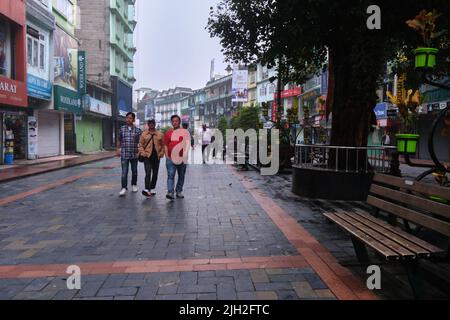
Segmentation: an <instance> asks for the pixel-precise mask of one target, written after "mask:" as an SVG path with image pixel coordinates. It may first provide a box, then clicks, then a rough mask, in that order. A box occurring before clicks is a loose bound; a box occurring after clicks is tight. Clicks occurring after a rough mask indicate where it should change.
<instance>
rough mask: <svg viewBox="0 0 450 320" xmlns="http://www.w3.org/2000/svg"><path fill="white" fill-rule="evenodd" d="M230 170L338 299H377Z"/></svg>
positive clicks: (313, 239)
mask: <svg viewBox="0 0 450 320" xmlns="http://www.w3.org/2000/svg"><path fill="white" fill-rule="evenodd" d="M231 170H232V171H233V172H234V173H235V174H236V175H237V176H238V177H239V180H240V182H241V183H242V184H243V185H244V187H245V188H246V189H247V190H248V191H249V192H250V194H251V195H252V196H253V197H254V198H255V199H256V201H257V202H258V204H259V205H260V206H261V207H262V208H263V210H264V211H265V212H266V213H267V214H268V215H269V217H270V218H271V219H272V220H273V222H274V223H275V224H276V225H277V227H278V228H279V229H280V230H281V231H282V232H283V233H284V235H285V236H286V238H287V239H288V240H289V242H291V243H292V245H294V246H295V248H296V249H297V251H298V252H299V253H300V254H301V256H303V257H304V258H305V260H306V261H307V262H308V264H309V265H310V266H311V267H312V268H313V269H314V270H315V271H316V272H317V274H318V275H319V276H320V277H321V278H322V279H323V281H324V282H325V283H326V284H327V285H328V287H329V289H330V290H331V291H332V292H333V293H334V294H335V295H336V297H337V298H338V299H343V300H351V299H364V300H369V299H377V296H376V295H375V294H373V293H372V292H371V291H369V290H368V289H367V288H366V287H365V286H364V285H363V283H361V280H360V279H358V278H357V277H356V276H354V275H353V274H352V273H351V271H350V270H348V269H346V268H344V267H342V266H341V265H340V264H339V263H338V261H337V259H336V258H335V257H334V256H333V255H332V254H331V253H330V252H329V251H328V250H327V249H326V248H325V247H324V246H323V245H322V244H320V243H319V242H318V241H317V239H316V238H314V237H313V236H312V235H311V234H310V233H309V232H308V231H307V230H306V229H305V228H303V227H302V226H301V225H300V224H298V222H297V221H296V220H295V219H294V218H292V217H291V216H290V215H289V214H288V213H286V212H285V211H284V210H283V209H282V208H281V207H280V206H279V205H278V204H276V203H275V201H273V200H272V199H271V198H269V197H268V196H267V195H265V194H264V193H263V192H262V191H261V190H260V189H258V188H257V187H256V186H255V185H254V184H253V183H252V182H250V181H249V180H248V179H246V177H245V176H244V175H242V174H240V173H239V172H238V171H237V170H236V169H234V168H232V169H231Z"/></svg>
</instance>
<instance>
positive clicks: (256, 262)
mask: <svg viewBox="0 0 450 320" xmlns="http://www.w3.org/2000/svg"><path fill="white" fill-rule="evenodd" d="M229 168H230V170H231V171H232V172H233V173H234V174H235V175H236V176H237V177H238V178H239V180H240V182H241V183H242V185H243V186H244V187H245V188H246V189H247V190H248V191H249V192H250V194H251V195H252V196H253V197H254V199H255V200H256V201H257V202H258V204H259V205H260V206H261V208H262V209H263V210H264V211H265V212H266V213H267V214H268V216H269V217H270V218H271V219H272V220H273V222H274V223H275V225H276V226H277V227H278V228H279V229H280V230H281V231H282V233H283V234H284V235H285V236H286V238H287V239H288V240H289V242H290V243H291V244H292V245H293V246H294V247H295V248H296V249H297V251H298V252H299V254H300V255H299V256H279V257H248V258H245V257H242V258H231V259H193V260H163V261H129V262H107V263H103V262H102V263H85V264H79V267H80V268H81V270H82V273H83V274H85V275H103V274H134V273H159V272H192V271H218V270H251V269H271V268H304V267H312V268H313V269H314V271H315V272H316V273H317V274H318V275H319V276H320V277H321V278H322V280H323V281H324V282H325V284H326V285H327V286H328V287H329V289H330V290H331V292H332V293H333V294H334V295H335V296H336V297H337V298H338V299H344V300H351V299H376V298H377V297H376V295H374V294H373V293H372V292H370V291H369V290H368V289H367V288H365V287H364V285H363V284H362V283H361V281H360V279H358V278H357V277H355V276H354V275H353V274H352V273H351V272H350V271H349V270H347V269H346V268H343V267H342V266H341V265H340V264H339V263H338V262H337V260H336V259H335V258H334V257H333V255H332V254H330V253H329V251H328V250H327V249H326V248H325V247H323V246H322V245H321V244H320V243H319V242H318V241H317V240H316V239H315V238H314V237H313V236H312V235H311V234H310V233H309V232H308V231H306V229H304V228H303V227H302V226H301V225H299V224H298V223H297V221H295V219H293V218H292V217H290V216H289V214H288V213H286V212H285V211H284V210H283V209H282V208H281V207H280V206H278V205H277V204H276V203H275V202H274V201H273V200H272V199H271V198H270V197H268V196H267V195H265V194H264V193H263V192H262V191H261V190H259V189H258V188H257V187H255V185H253V184H252V183H251V182H250V181H248V180H247V179H246V178H245V177H244V176H243V175H241V174H239V172H237V171H236V170H235V169H234V168H233V167H231V166H229ZM91 175H95V172H94V171H87V172H85V173H84V174H81V175H77V176H73V177H69V178H66V179H63V180H60V181H57V182H54V183H52V184H49V185H46V186H42V187H39V188H36V189H33V190H31V191H28V192H24V193H22V194H18V195H15V196H12V197H7V198H4V199H0V205H2V204H7V203H11V202H14V201H17V200H20V199H23V198H25V197H28V196H30V195H33V194H37V193H40V192H44V191H47V190H49V189H53V188H56V187H58V186H60V185H64V184H67V183H71V182H74V181H77V180H79V179H82V178H84V177H87V176H91ZM66 268H67V265H19V266H2V267H0V279H2V278H3V279H8V278H43V277H54V276H61V275H66Z"/></svg>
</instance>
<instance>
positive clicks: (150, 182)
mask: <svg viewBox="0 0 450 320" xmlns="http://www.w3.org/2000/svg"><path fill="white" fill-rule="evenodd" d="M159 163H160V160H159V159H158V156H156V155H152V156H151V157H150V158H145V159H144V167H145V189H146V190H149V191H150V190H154V189H156V183H157V182H158V172H159Z"/></svg>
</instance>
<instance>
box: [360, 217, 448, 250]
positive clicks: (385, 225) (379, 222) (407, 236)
mask: <svg viewBox="0 0 450 320" xmlns="http://www.w3.org/2000/svg"><path fill="white" fill-rule="evenodd" d="M355 211H356V212H355V214H357V215H359V216H362V217H364V218H365V219H367V220H370V221H371V222H373V223H374V224H376V225H379V226H381V227H382V228H385V229H386V230H389V231H390V232H392V233H395V234H397V235H399V236H400V237H402V238H405V239H407V240H408V241H410V242H412V243H414V244H416V245H417V246H419V247H421V248H423V249H425V250H426V251H428V252H431V253H433V254H435V253H442V252H444V250H442V249H441V248H438V247H435V246H433V245H432V244H429V243H428V242H425V241H423V240H422V239H420V238H417V237H415V236H413V235H411V234H409V233H407V232H405V231H403V230H401V229H399V228H395V227H393V226H391V225H390V224H389V223H387V222H385V221H383V220H380V219H377V218H375V217H373V216H371V215H370V214H369V213H367V212H365V211H363V210H359V209H355Z"/></svg>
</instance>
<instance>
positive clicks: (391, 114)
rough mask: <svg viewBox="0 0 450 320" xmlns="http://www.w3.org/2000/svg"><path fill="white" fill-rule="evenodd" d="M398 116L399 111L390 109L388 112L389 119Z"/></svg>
mask: <svg viewBox="0 0 450 320" xmlns="http://www.w3.org/2000/svg"><path fill="white" fill-rule="evenodd" d="M397 115H398V109H389V110H387V116H388V118H396V117H397Z"/></svg>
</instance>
